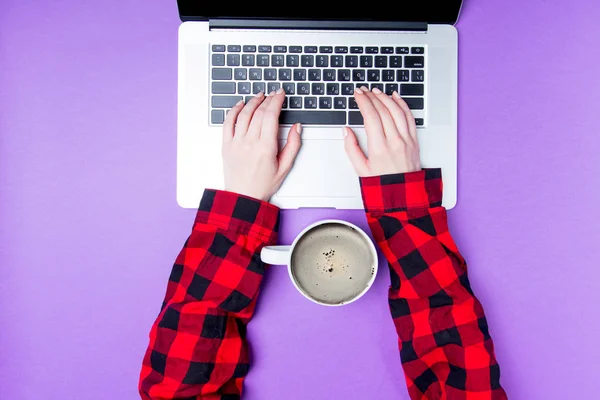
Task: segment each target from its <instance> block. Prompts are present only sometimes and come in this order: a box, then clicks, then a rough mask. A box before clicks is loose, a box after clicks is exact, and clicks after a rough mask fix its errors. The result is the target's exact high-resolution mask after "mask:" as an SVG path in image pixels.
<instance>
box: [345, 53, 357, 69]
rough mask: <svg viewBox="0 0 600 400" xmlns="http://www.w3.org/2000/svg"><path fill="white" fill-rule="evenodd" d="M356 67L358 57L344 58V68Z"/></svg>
mask: <svg viewBox="0 0 600 400" xmlns="http://www.w3.org/2000/svg"><path fill="white" fill-rule="evenodd" d="M353 67H358V56H346V68H353Z"/></svg>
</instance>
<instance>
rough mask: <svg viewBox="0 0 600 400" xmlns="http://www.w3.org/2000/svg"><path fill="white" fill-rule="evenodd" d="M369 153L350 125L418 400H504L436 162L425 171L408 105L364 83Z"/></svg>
mask: <svg viewBox="0 0 600 400" xmlns="http://www.w3.org/2000/svg"><path fill="white" fill-rule="evenodd" d="M355 96H356V101H357V103H358V105H359V107H360V109H361V112H362V113H363V116H364V119H365V127H366V129H367V137H368V142H367V145H368V147H369V159H367V158H366V157H365V156H364V154H363V153H362V151H361V150H360V148H359V147H358V144H357V141H356V137H355V135H354V133H353V132H352V131H351V130H350V129H349V128H347V136H346V143H345V145H346V150H347V152H348V155H349V157H350V160H351V161H352V164H353V165H354V167H355V169H356V171H357V173H358V174H359V175H360V176H361V179H360V182H361V191H362V196H363V201H364V205H365V211H366V213H367V220H368V222H369V226H370V227H371V230H372V232H373V236H374V237H375V240H376V241H377V243H378V244H379V246H380V248H381V249H382V251H383V253H384V255H385V257H386V259H387V260H388V263H389V267H390V276H391V281H392V282H391V283H392V284H391V287H390V291H389V305H390V311H391V313H392V318H393V319H394V324H395V326H396V331H397V332H398V337H399V346H400V358H401V360H402V364H403V368H404V374H405V377H406V381H407V385H408V390H409V394H410V396H411V398H412V399H415V400H416V399H419V400H424V399H426V400H433V399H436V400H437V399H472V400H480V399H493V400H502V399H506V393H505V392H504V390H503V389H502V388H501V386H500V370H499V367H498V363H497V362H496V359H495V356H494V346H493V343H492V339H491V337H490V335H489V332H488V326H487V321H486V318H485V315H484V312H483V308H482V306H481V304H480V303H479V301H478V300H477V298H476V297H475V296H474V294H473V292H472V290H471V287H470V285H469V280H468V278H467V269H466V263H465V260H464V259H463V257H462V256H461V254H460V253H459V252H458V249H457V247H456V245H455V243H454V241H453V240H452V237H451V236H450V233H449V232H448V225H447V219H446V210H445V209H444V208H443V207H441V204H442V179H441V171H440V170H439V169H429V170H421V166H420V161H419V147H418V146H419V145H418V140H417V134H416V126H415V121H414V118H413V116H412V113H411V111H410V109H409V108H408V106H407V105H406V103H405V102H404V101H403V100H402V99H401V98H400V96H398V94H397V93H394V95H393V96H392V98H390V97H388V96H386V95H385V94H383V93H381V91H378V90H373V91H372V92H369V91H368V90H366V88H364V89H363V90H362V91H361V90H358V91H357V93H356V94H355Z"/></svg>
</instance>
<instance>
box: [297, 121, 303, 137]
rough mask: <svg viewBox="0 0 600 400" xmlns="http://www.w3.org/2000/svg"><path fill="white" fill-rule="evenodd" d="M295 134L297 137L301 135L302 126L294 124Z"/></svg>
mask: <svg viewBox="0 0 600 400" xmlns="http://www.w3.org/2000/svg"><path fill="white" fill-rule="evenodd" d="M296 132H298V135H300V134H301V133H302V124H301V123H300V122H298V123H297V124H296Z"/></svg>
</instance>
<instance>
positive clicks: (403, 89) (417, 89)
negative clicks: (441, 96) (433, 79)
mask: <svg viewBox="0 0 600 400" xmlns="http://www.w3.org/2000/svg"><path fill="white" fill-rule="evenodd" d="M424 94H425V85H423V84H421V83H413V84H411V83H403V84H402V85H400V95H401V96H405V95H406V96H423V95H424Z"/></svg>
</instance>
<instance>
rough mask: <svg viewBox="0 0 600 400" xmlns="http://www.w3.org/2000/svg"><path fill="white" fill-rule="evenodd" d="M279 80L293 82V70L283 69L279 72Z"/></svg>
mask: <svg viewBox="0 0 600 400" xmlns="http://www.w3.org/2000/svg"><path fill="white" fill-rule="evenodd" d="M279 80H280V81H291V80H292V70H291V69H289V68H281V69H280V70H279Z"/></svg>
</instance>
